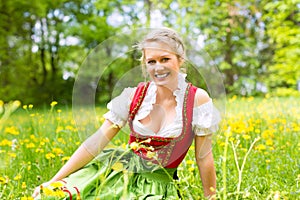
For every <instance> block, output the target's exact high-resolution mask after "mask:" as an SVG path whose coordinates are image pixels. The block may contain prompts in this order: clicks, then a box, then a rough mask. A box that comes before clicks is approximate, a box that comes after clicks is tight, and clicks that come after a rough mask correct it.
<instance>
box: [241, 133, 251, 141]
mask: <svg viewBox="0 0 300 200" xmlns="http://www.w3.org/2000/svg"><path fill="white" fill-rule="evenodd" d="M243 138H244V139H245V140H249V139H250V138H251V136H250V135H247V134H245V135H243Z"/></svg>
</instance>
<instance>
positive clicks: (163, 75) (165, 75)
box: [154, 72, 170, 78]
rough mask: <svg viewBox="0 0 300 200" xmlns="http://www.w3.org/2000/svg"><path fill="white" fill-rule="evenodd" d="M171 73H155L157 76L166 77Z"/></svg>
mask: <svg viewBox="0 0 300 200" xmlns="http://www.w3.org/2000/svg"><path fill="white" fill-rule="evenodd" d="M169 74H170V72H168V73H165V74H155V75H154V76H155V78H166V77H167V76H168V75H169Z"/></svg>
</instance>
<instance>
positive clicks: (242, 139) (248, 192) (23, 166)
mask: <svg viewBox="0 0 300 200" xmlns="http://www.w3.org/2000/svg"><path fill="white" fill-rule="evenodd" d="M104 112H105V109H103V108H97V109H96V113H97V116H98V117H93V115H92V114H95V113H94V111H93V110H92V112H91V111H89V110H88V109H87V108H86V109H84V108H83V109H81V110H77V111H76V112H75V113H72V112H71V110H70V109H68V108H59V104H58V105H56V106H55V105H52V107H51V106H49V108H46V109H42V110H41V109H35V107H33V108H29V107H27V109H23V108H19V109H18V110H17V111H16V112H15V113H13V114H12V115H11V116H10V117H9V118H8V119H7V120H6V121H5V122H3V121H2V125H1V124H0V131H1V134H0V159H1V163H0V199H26V197H29V196H31V193H32V191H33V189H34V187H36V186H37V185H39V184H40V183H42V182H45V181H47V180H48V179H50V178H51V177H52V176H53V175H54V174H55V173H56V171H57V170H58V169H59V168H60V167H61V166H62V164H64V163H65V162H66V159H68V156H70V155H71V154H72V152H73V151H74V150H75V149H76V148H77V147H78V145H79V144H80V143H81V141H82V140H83V139H84V138H86V137H87V136H88V135H89V134H92V133H93V131H95V130H96V129H97V127H98V126H99V125H100V124H101V121H102V120H103V119H102V118H101V115H102V114H103V113H104ZM74 114H75V115H76V116H78V115H79V116H81V118H80V120H79V119H77V118H74ZM1 116H2V117H3V113H2V115H0V117H1ZM75 119H76V120H75ZM76 125H78V126H76ZM127 137H128V128H127V129H125V131H122V132H121V133H119V134H118V136H117V137H116V138H115V139H114V140H113V141H112V144H114V145H117V146H120V145H122V144H125V143H127ZM213 144H214V145H213V153H214V158H215V166H216V171H217V182H218V187H217V198H218V199H299V197H298V196H300V157H299V152H300V107H299V100H298V99H297V98H263V99H262V98H260V99H259V98H243V99H241V98H235V97H233V98H231V99H228V101H227V105H226V115H225V116H224V119H223V121H222V123H221V126H220V130H219V131H218V132H217V133H215V134H214V137H213ZM251 145H252V146H251ZM225 149H227V151H224V150H225ZM193 150H194V147H193V146H192V147H191V148H190V151H189V153H188V155H187V157H186V159H185V160H184V162H183V163H182V164H181V165H180V166H179V169H178V174H179V177H180V185H181V186H180V187H181V192H182V194H183V195H184V197H185V198H186V199H202V198H203V195H202V187H201V180H200V177H199V173H198V170H197V167H196V163H195V159H194V152H193ZM247 152H248V154H247ZM242 166H243V167H242Z"/></svg>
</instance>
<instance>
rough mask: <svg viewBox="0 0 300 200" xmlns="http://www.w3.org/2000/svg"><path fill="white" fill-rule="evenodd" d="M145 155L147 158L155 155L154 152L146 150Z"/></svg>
mask: <svg viewBox="0 0 300 200" xmlns="http://www.w3.org/2000/svg"><path fill="white" fill-rule="evenodd" d="M146 156H147V158H154V157H155V156H156V153H155V152H152V151H147V154H146Z"/></svg>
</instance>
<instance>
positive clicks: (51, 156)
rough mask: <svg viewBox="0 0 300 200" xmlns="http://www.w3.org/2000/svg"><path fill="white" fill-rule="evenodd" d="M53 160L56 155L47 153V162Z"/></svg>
mask: <svg viewBox="0 0 300 200" xmlns="http://www.w3.org/2000/svg"><path fill="white" fill-rule="evenodd" d="M52 158H55V155H54V154H53V153H47V154H46V159H47V160H50V159H52Z"/></svg>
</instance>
